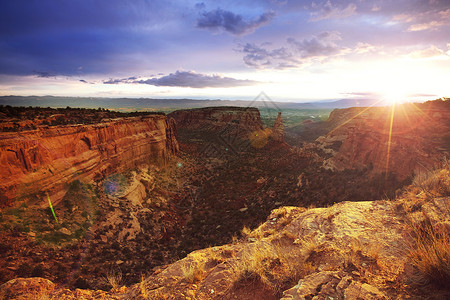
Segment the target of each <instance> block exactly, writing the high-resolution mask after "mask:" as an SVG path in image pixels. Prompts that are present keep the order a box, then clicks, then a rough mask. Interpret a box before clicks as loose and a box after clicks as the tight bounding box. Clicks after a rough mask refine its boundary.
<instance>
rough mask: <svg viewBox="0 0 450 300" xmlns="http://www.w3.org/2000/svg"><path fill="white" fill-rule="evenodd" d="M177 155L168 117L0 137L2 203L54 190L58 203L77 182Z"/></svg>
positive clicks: (53, 198) (0, 194) (140, 118)
mask: <svg viewBox="0 0 450 300" xmlns="http://www.w3.org/2000/svg"><path fill="white" fill-rule="evenodd" d="M177 151H178V143H177V141H176V139H175V134H174V129H173V128H172V126H171V125H170V122H169V120H168V119H167V117H166V116H162V115H152V116H146V117H135V118H124V119H116V120H112V121H110V122H107V123H100V124H95V125H77V126H57V127H48V128H40V129H38V130H33V131H24V132H20V133H2V134H1V135H0V170H1V171H0V204H7V203H8V202H9V203H11V202H13V201H15V200H19V199H20V198H21V197H30V198H29V199H31V200H32V199H35V200H37V199H38V198H36V197H35V196H33V195H36V194H39V193H41V195H42V194H43V192H44V191H49V192H50V195H51V196H52V201H55V202H57V201H58V200H60V199H61V198H62V197H63V196H64V193H65V190H66V188H65V187H66V186H67V184H69V183H70V182H71V181H73V180H75V179H80V180H93V179H94V178H98V177H101V176H104V175H107V174H110V173H112V172H117V171H119V172H120V171H123V170H127V169H130V168H134V167H135V166H137V165H139V164H143V163H150V164H155V165H164V164H165V163H166V161H167V159H168V158H169V157H170V156H171V155H172V154H175V153H176V152H177Z"/></svg>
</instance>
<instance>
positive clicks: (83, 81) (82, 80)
mask: <svg viewBox="0 0 450 300" xmlns="http://www.w3.org/2000/svg"><path fill="white" fill-rule="evenodd" d="M80 82H82V83H88V82H87V81H86V80H84V79H80Z"/></svg>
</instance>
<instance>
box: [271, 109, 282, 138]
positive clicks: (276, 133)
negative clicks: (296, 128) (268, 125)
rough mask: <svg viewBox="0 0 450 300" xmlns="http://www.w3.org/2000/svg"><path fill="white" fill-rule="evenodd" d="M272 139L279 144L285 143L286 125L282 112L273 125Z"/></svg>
mask: <svg viewBox="0 0 450 300" xmlns="http://www.w3.org/2000/svg"><path fill="white" fill-rule="evenodd" d="M272 139H273V140H275V141H277V142H284V125H283V119H282V117H281V112H278V116H277V118H276V120H275V123H274V124H273V129H272Z"/></svg>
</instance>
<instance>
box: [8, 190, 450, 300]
mask: <svg viewBox="0 0 450 300" xmlns="http://www.w3.org/2000/svg"><path fill="white" fill-rule="evenodd" d="M421 197H422V196H421V195H419V196H417V197H416V198H415V199H413V200H411V199H410V198H405V199H400V200H396V201H367V202H343V203H339V204H336V205H334V206H332V207H329V208H312V209H305V208H298V207H282V208H279V209H276V210H274V211H273V212H272V214H271V215H270V216H269V217H268V219H267V221H266V222H265V223H264V224H262V225H261V226H260V227H259V228H257V229H256V230H254V231H252V232H251V233H249V234H248V236H247V237H246V238H245V239H244V240H242V241H240V242H236V243H234V244H229V245H224V246H220V247H213V248H209V249H204V250H198V251H194V252H192V253H191V254H189V255H188V256H187V257H186V258H184V259H182V260H180V261H177V262H175V263H173V264H171V265H169V266H167V267H166V268H165V269H163V270H162V271H161V270H160V271H156V272H155V273H154V274H153V275H151V276H150V277H148V278H146V279H144V280H143V281H142V282H141V283H139V284H136V285H134V286H131V287H129V288H122V289H121V290H119V289H116V290H112V291H110V292H108V293H107V292H102V291H82V290H75V291H69V290H61V289H58V288H57V287H55V286H54V285H53V284H52V283H51V282H48V281H45V280H44V281H43V280H42V279H26V280H29V281H30V282H31V283H27V284H25V283H24V280H25V279H16V280H13V281H10V282H8V283H6V284H4V285H3V286H2V287H1V288H0V295H8V296H10V295H13V296H11V297H12V298H11V299H23V298H20V297H22V295H24V293H31V292H33V293H34V292H36V293H37V292H39V293H41V294H42V291H46V292H45V295H46V296H48V297H49V298H50V299H74V298H76V297H78V296H80V295H83V297H84V299H118V298H125V299H280V298H281V299H283V300H288V299H406V298H411V297H412V298H414V299H430V298H433V299H446V297H447V296H448V295H449V294H448V291H446V290H445V288H444V289H442V287H440V288H439V287H437V288H436V287H435V286H430V285H429V284H428V285H427V284H425V286H423V285H422V288H420V287H419V288H417V287H414V286H415V285H414V284H415V280H417V282H420V280H418V279H417V278H418V277H417V276H418V274H417V271H416V269H415V268H414V267H413V265H412V261H411V254H410V253H411V252H412V251H413V249H416V247H417V246H416V245H415V240H414V239H413V238H412V235H411V228H412V227H411V226H412V225H413V224H419V223H421V222H422V223H423V221H424V220H427V222H430V224H435V225H436V224H444V227H445V226H447V227H445V228H447V230H448V228H450V212H449V209H448V208H449V207H450V197H441V198H434V199H426V198H423V197H422V198H421ZM413 207H414V208H413ZM447 234H448V232H447ZM417 282H416V283H417ZM33 284H34V285H33ZM33 286H35V287H34V288H31V287H33ZM31 290H32V291H31Z"/></svg>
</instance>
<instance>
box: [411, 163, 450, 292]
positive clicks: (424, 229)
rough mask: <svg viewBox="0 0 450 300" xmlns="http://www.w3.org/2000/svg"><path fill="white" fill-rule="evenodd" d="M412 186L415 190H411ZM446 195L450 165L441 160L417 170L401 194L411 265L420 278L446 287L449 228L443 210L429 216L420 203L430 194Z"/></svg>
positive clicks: (449, 265) (449, 259)
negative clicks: (438, 164)
mask: <svg viewBox="0 0 450 300" xmlns="http://www.w3.org/2000/svg"><path fill="white" fill-rule="evenodd" d="M414 189H415V190H414ZM446 196H450V165H449V162H448V161H447V160H444V161H443V163H442V166H441V168H440V169H433V170H431V171H429V172H428V173H420V174H418V175H417V176H416V177H415V178H414V180H413V185H412V187H410V189H409V191H408V193H407V194H406V195H405V197H404V204H403V206H404V208H405V211H406V212H407V216H406V217H407V221H408V224H409V226H410V228H411V229H412V232H413V240H414V242H413V243H412V244H411V246H410V248H411V249H410V257H411V259H412V262H413V265H414V266H415V267H416V268H417V270H418V271H419V272H420V274H421V277H422V279H423V280H422V281H425V282H433V283H436V284H437V285H440V286H443V287H447V288H448V283H449V282H450V230H449V223H448V220H449V215H448V210H447V212H446V213H445V212H444V213H443V215H441V216H438V218H439V219H438V220H431V219H430V217H429V216H428V214H427V213H426V212H424V211H422V209H423V208H422V206H423V205H425V203H427V202H429V201H433V199H434V198H438V197H446Z"/></svg>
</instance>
